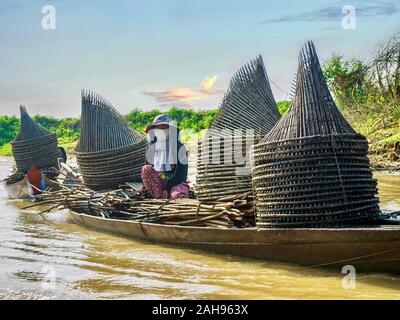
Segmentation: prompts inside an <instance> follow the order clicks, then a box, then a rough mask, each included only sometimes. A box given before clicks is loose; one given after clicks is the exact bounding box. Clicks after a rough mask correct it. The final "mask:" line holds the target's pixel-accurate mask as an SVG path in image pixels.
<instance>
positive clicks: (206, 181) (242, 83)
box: [196, 56, 280, 201]
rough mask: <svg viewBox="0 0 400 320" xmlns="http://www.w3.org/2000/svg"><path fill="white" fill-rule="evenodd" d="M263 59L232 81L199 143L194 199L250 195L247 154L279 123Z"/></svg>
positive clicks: (255, 61) (243, 70)
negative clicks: (248, 193) (216, 113)
mask: <svg viewBox="0 0 400 320" xmlns="http://www.w3.org/2000/svg"><path fill="white" fill-rule="evenodd" d="M279 118H280V114H279V111H278V108H277V105H276V102H275V99H274V97H273V94H272V91H271V87H270V84H269V81H268V77H267V73H266V71H265V67H264V63H263V60H262V57H261V56H259V57H257V58H256V59H255V60H253V61H251V62H250V63H248V64H247V65H245V66H243V67H242V68H241V69H240V70H239V71H238V72H237V73H236V74H235V75H234V77H233V78H232V80H231V83H230V86H229V89H228V92H227V93H226V95H225V97H224V99H223V101H222V103H221V106H220V110H219V113H218V115H217V116H216V118H215V119H214V120H213V122H212V123H211V125H210V128H209V130H208V132H207V134H206V136H205V138H204V139H203V140H202V141H199V143H198V153H197V178H196V195H197V197H198V199H200V200H201V201H214V200H217V199H221V198H224V197H229V196H234V195H237V194H238V193H245V192H252V184H251V175H250V173H251V172H250V162H249V150H250V147H251V146H252V145H254V144H256V143H258V142H259V141H260V140H261V138H262V137H263V136H264V135H265V134H266V133H268V131H269V130H270V129H271V128H272V127H273V126H274V125H275V124H276V122H277V121H278V120H279Z"/></svg>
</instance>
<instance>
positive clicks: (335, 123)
mask: <svg viewBox="0 0 400 320" xmlns="http://www.w3.org/2000/svg"><path fill="white" fill-rule="evenodd" d="M367 151H368V144H367V140H366V139H365V137H364V136H362V135H360V134H357V133H356V132H355V131H354V130H353V128H352V127H351V126H350V125H349V123H348V122H347V121H346V119H345V118H344V117H343V116H342V114H341V113H340V111H339V110H338V108H337V107H336V105H335V102H334V101H333V99H332V96H331V94H330V92H329V89H328V86H327V83H326V81H325V79H324V76H323V73H322V70H321V66H320V63H319V61H318V56H317V53H316V50H315V47H314V45H313V43H312V42H309V43H307V44H306V45H305V46H304V48H303V49H302V51H301V52H300V55H299V67H298V70H297V79H296V91H295V96H294V98H293V102H292V106H291V107H290V109H289V110H288V111H287V113H286V114H285V115H284V116H283V117H282V118H281V120H280V121H279V122H278V123H277V124H276V126H275V127H274V128H273V129H272V130H271V131H270V132H269V134H267V135H266V136H265V137H264V139H263V140H262V141H261V143H260V144H258V145H256V146H254V155H253V156H254V158H253V159H252V163H253V168H252V176H253V185H254V191H255V194H256V198H257V222H256V223H257V227H259V228H288V227H338V226H343V225H359V224H363V223H366V222H369V221H371V220H373V219H375V218H376V217H377V216H378V215H379V214H380V211H379V206H378V202H379V200H378V198H377V186H376V180H375V179H373V177H372V172H371V169H370V166H369V160H368V158H367Z"/></svg>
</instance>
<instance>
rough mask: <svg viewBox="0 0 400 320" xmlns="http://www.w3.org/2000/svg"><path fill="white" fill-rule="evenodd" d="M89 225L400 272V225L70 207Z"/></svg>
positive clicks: (258, 255) (236, 251) (290, 259)
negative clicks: (132, 215)
mask: <svg viewBox="0 0 400 320" xmlns="http://www.w3.org/2000/svg"><path fill="white" fill-rule="evenodd" d="M71 216H72V218H73V220H74V221H75V222H76V223H78V224H80V225H82V226H85V227H89V228H93V229H97V230H101V231H106V232H111V233H115V234H118V235H123V236H128V237H133V238H136V239H140V240H147V241H152V242H158V243H165V244H170V245H171V244H172V245H178V246H187V247H192V248H198V249H204V250H209V251H214V252H218V253H223V254H230V255H237V256H242V257H246V258H254V259H263V260H270V261H280V262H287V263H294V264H298V265H303V266H311V267H330V268H335V270H337V271H338V272H341V270H342V267H343V266H345V265H353V266H354V267H355V268H356V271H357V272H371V271H372V272H389V273H396V274H400V226H399V225H398V226H393V225H391V226H389V225H384V226H365V227H355V228H332V229H311V228H309V229H303V228H302V229H262V230H258V229H256V228H248V229H222V228H208V227H207V228H205V227H188V226H172V225H162V224H154V223H144V222H142V223H140V222H135V221H127V220H114V219H105V218H102V217H96V216H91V215H87V214H80V213H77V212H72V211H71Z"/></svg>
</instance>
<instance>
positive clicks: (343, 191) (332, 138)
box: [331, 133, 348, 209]
mask: <svg viewBox="0 0 400 320" xmlns="http://www.w3.org/2000/svg"><path fill="white" fill-rule="evenodd" d="M335 136H336V133H332V134H331V144H332V150H333V154H334V156H335V162H336V167H337V171H338V175H339V180H340V186H341V188H342V194H343V199H344V204H345V206H346V209H348V207H347V205H348V199H347V196H346V191H345V189H344V184H343V179H342V172H341V170H340V165H339V161H338V157H337V154H336V149H337V145H336V142H335V139H334V137H335Z"/></svg>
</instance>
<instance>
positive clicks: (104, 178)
mask: <svg viewBox="0 0 400 320" xmlns="http://www.w3.org/2000/svg"><path fill="white" fill-rule="evenodd" d="M147 145H148V143H147V139H146V136H145V135H143V134H140V133H138V132H136V131H134V130H132V128H131V127H130V126H129V124H128V123H126V122H125V120H124V119H123V118H122V116H121V115H120V114H119V113H118V112H117V111H116V110H115V109H114V107H113V106H112V105H111V104H110V103H109V102H107V101H106V100H104V99H103V98H102V97H101V96H99V95H97V94H94V93H91V92H85V91H83V92H82V115H81V135H80V139H79V143H78V145H77V148H76V150H75V154H76V157H77V162H78V165H79V169H80V171H81V174H82V177H83V179H84V182H85V184H86V185H87V186H88V187H89V188H91V189H93V190H106V189H112V188H118V186H119V185H121V184H123V183H125V182H136V181H141V178H140V170H141V168H142V167H143V165H144V164H145V155H146V149H147Z"/></svg>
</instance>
